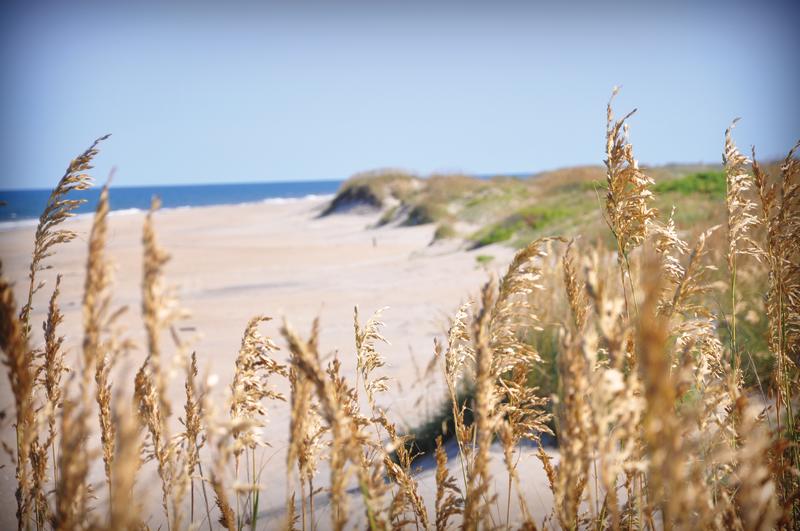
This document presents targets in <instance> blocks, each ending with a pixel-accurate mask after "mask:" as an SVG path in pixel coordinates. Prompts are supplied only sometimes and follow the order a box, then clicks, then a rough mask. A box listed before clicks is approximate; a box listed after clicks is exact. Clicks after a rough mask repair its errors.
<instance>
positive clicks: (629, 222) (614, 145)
mask: <svg viewBox="0 0 800 531" xmlns="http://www.w3.org/2000/svg"><path fill="white" fill-rule="evenodd" d="M618 92H619V89H618V88H617V87H614V90H613V91H612V93H611V99H610V100H609V102H608V106H607V107H606V159H605V165H606V185H607V188H608V189H607V192H606V208H605V219H606V223H608V226H609V228H610V229H611V233H612V234H613V236H614V240H615V241H616V244H617V260H618V262H619V267H620V272H621V275H622V276H621V279H622V289H623V293H626V287H625V279H626V278H627V279H628V284H629V285H630V287H631V290H632V289H633V279H632V278H631V268H630V264H629V261H628V259H629V254H630V252H631V251H632V250H633V249H634V248H636V247H638V246H639V245H641V244H642V243H643V242H644V240H645V237H646V236H647V233H648V228H649V225H650V223H651V222H652V221H653V220H654V219H655V217H656V211H655V209H653V208H652V207H651V206H650V203H651V202H652V200H653V193H652V192H651V191H650V189H649V187H650V186H652V185H653V184H654V182H653V179H651V178H650V177H648V176H647V175H646V174H645V173H644V172H642V170H641V169H639V163H638V162H637V161H636V159H635V158H634V157H633V146H632V145H631V144H630V143H629V142H628V125H627V123H626V121H627V120H628V118H630V117H631V116H633V114H634V113H635V112H636V109H634V110H633V111H631V112H629V113H628V114H627V115H625V116H624V117H623V118H622V119H621V120H614V111H613V109H612V107H611V104H612V103H613V101H614V97H615V96H616V95H617V93H618ZM631 296H634V297H635V294H633V293H631ZM634 302H635V298H634ZM625 305H626V311H627V305H628V299H627V294H626V295H625Z"/></svg>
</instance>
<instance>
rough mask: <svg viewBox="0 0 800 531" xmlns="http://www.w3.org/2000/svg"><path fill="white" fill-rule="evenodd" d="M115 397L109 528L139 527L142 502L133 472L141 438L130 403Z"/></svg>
mask: <svg viewBox="0 0 800 531" xmlns="http://www.w3.org/2000/svg"><path fill="white" fill-rule="evenodd" d="M117 398H118V399H117V400H115V401H114V402H115V404H116V407H115V408H114V415H113V419H112V420H113V422H114V425H115V429H114V432H115V434H116V437H115V439H114V442H115V446H114V457H113V459H110V460H109V462H110V463H111V498H110V502H109V503H110V507H109V509H110V517H109V527H108V528H109V529H121V530H129V529H130V530H133V529H140V528H141V527H142V526H143V525H144V524H143V523H142V521H141V519H140V517H139V514H141V506H142V504H141V502H140V501H139V500H138V498H137V497H136V496H135V495H134V492H133V489H134V486H135V484H136V475H137V473H138V472H139V467H140V465H141V462H140V461H141V449H142V440H141V432H140V429H139V423H138V422H137V420H136V414H135V411H134V410H133V407H132V404H131V405H122V404H124V403H125V401H123V400H120V399H119V397H117Z"/></svg>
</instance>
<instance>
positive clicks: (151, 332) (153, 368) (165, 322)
mask: <svg viewBox="0 0 800 531" xmlns="http://www.w3.org/2000/svg"><path fill="white" fill-rule="evenodd" d="M159 206H160V203H159V201H158V200H157V199H155V198H154V199H153V200H152V202H151V205H150V210H149V212H148V213H147V216H146V217H145V222H144V227H143V230H142V245H143V247H144V252H143V257H142V320H143V321H144V328H145V333H146V336H147V353H146V357H145V361H144V363H143V364H142V366H141V367H140V368H139V371H138V372H137V374H136V379H135V387H134V396H135V399H136V402H137V404H138V410H139V418H140V420H141V422H142V424H143V425H144V426H145V427H146V428H147V430H148V432H149V435H150V442H151V444H152V453H153V457H154V458H155V460H156V463H157V466H158V475H159V478H160V479H161V501H162V507H163V508H164V514H165V515H166V517H167V526H168V529H170V528H171V527H172V523H174V522H179V521H180V515H179V514H178V513H179V511H180V500H179V499H177V497H173V496H172V495H173V492H172V491H173V487H174V486H175V485H176V484H178V485H179V486H180V487H181V488H180V489H179V490H178V491H176V494H180V493H181V492H182V491H183V481H184V480H185V479H186V478H185V477H184V476H183V475H182V474H181V472H182V471H181V470H179V469H178V465H177V456H176V446H175V445H174V444H172V441H171V437H170V434H169V433H170V431H169V424H168V419H169V416H170V414H171V406H170V403H169V400H168V399H167V393H166V391H167V390H166V387H167V374H166V372H167V371H166V370H165V369H164V366H163V364H164V360H163V359H162V353H161V345H160V342H161V333H162V331H163V330H164V329H166V328H169V326H170V325H171V324H172V323H173V322H174V321H175V320H177V319H178V318H180V317H181V316H182V312H181V310H180V309H179V308H178V305H177V301H176V299H175V298H174V296H173V294H172V290H171V289H170V288H168V287H167V286H165V284H164V272H163V269H164V265H165V264H166V263H167V261H168V260H169V255H168V254H167V253H166V251H164V250H163V249H162V248H161V247H160V245H159V244H158V241H157V238H156V232H155V227H154V223H153V216H154V214H155V212H156V210H158V208H159ZM170 499H172V506H173V511H172V513H170V510H169V501H170Z"/></svg>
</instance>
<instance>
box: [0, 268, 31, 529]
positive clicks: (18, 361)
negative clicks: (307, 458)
mask: <svg viewBox="0 0 800 531" xmlns="http://www.w3.org/2000/svg"><path fill="white" fill-rule="evenodd" d="M0 349H2V351H3V364H4V365H5V366H6V367H7V370H8V380H9V382H10V384H11V393H12V394H13V395H14V409H15V412H16V417H15V428H16V435H17V440H16V459H15V465H16V469H15V478H16V481H17V489H16V492H15V496H16V500H17V523H18V527H19V529H24V528H27V527H28V519H29V518H30V510H31V504H30V477H29V470H28V460H29V452H30V445H31V442H32V441H33V440H34V437H35V430H36V425H35V417H34V406H33V384H34V373H33V366H32V363H31V360H30V357H29V350H28V341H27V334H26V332H25V325H24V324H23V321H22V320H21V319H20V318H17V307H16V302H15V301H14V293H13V291H12V287H11V284H9V282H8V280H6V278H5V276H3V274H2V269H0Z"/></svg>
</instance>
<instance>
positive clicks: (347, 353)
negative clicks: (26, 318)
mask: <svg viewBox="0 0 800 531" xmlns="http://www.w3.org/2000/svg"><path fill="white" fill-rule="evenodd" d="M324 202H325V201H324V200H321V199H304V200H297V201H290V202H286V203H283V204H274V203H271V204H251V205H239V206H219V207H204V208H193V209H175V210H164V211H162V212H160V213H158V214H157V215H156V226H157V231H158V237H159V240H160V242H161V244H162V246H163V247H165V248H166V249H167V250H168V251H169V252H170V254H171V256H172V259H171V261H170V262H169V264H168V265H167V268H166V272H167V280H168V282H169V283H171V284H174V285H176V286H177V288H178V291H177V292H178V295H179V298H180V301H181V304H182V306H183V307H184V308H186V309H187V310H188V311H189V312H190V313H191V317H189V318H188V319H186V320H185V321H183V322H181V323H180V324H179V326H180V328H181V329H183V330H184V332H183V333H182V334H183V336H184V337H185V338H188V337H190V336H192V335H195V332H193V331H192V330H196V333H197V334H198V335H199V337H198V338H197V339H196V341H195V343H194V349H195V350H196V351H197V355H198V359H199V364H200V367H201V372H204V371H208V372H209V373H213V374H216V375H218V376H219V379H220V382H222V383H223V384H227V382H230V380H231V376H232V372H233V360H234V359H235V356H236V352H237V349H238V346H239V342H240V339H241V334H242V331H243V329H244V327H245V325H246V323H247V321H248V319H249V318H250V317H252V316H254V315H258V314H265V315H269V316H272V317H274V318H275V320H274V321H272V322H270V323H267V324H265V325H264V326H263V327H262V331H263V333H264V334H265V335H268V336H270V337H273V338H274V339H275V340H276V342H277V343H278V344H279V345H281V346H282V347H283V341H282V339H281V338H280V336H279V334H278V326H279V324H280V321H281V318H282V317H284V316H285V317H286V318H287V319H288V320H289V321H290V322H291V323H292V324H293V325H294V327H295V328H296V329H298V330H300V331H301V332H302V333H303V334H306V333H307V330H308V328H309V326H310V324H311V322H312V320H313V319H314V317H316V316H318V315H319V316H320V318H321V324H322V328H321V337H320V346H321V351H322V352H323V353H328V352H332V351H334V350H338V352H339V357H340V358H341V360H342V362H343V368H344V373H345V374H346V375H347V376H348V377H350V378H353V381H354V366H355V360H354V354H353V352H354V348H355V347H354V341H353V322H352V312H353V307H354V306H355V305H356V304H358V305H359V308H360V311H361V315H362V320H365V319H366V318H367V317H368V316H369V315H370V314H371V313H372V312H373V311H374V310H376V309H378V308H381V307H384V306H388V307H389V308H388V309H387V310H386V311H385V312H384V321H385V323H386V326H385V328H384V335H385V336H386V337H387V339H389V341H390V342H391V345H382V346H381V347H380V349H379V350H380V352H381V353H382V354H383V355H384V356H385V358H386V361H387V367H386V368H385V373H386V374H387V375H388V376H390V377H392V378H394V380H393V384H392V387H391V389H390V391H389V392H388V393H387V394H386V395H385V397H384V398H383V399H382V400H381V405H382V406H384V407H386V408H387V409H388V411H389V415H390V418H392V419H393V420H395V421H397V423H398V426H400V427H401V428H402V427H406V426H408V425H414V424H417V423H418V422H420V421H422V420H424V417H425V416H426V414H427V412H428V411H432V410H434V409H435V408H436V407H438V405H439V403H440V400H441V397H442V392H441V388H440V385H437V384H435V383H434V384H426V383H419V382H418V375H419V373H420V372H421V371H423V370H424V368H425V366H426V364H427V363H428V361H429V360H430V357H431V354H432V346H433V338H434V337H436V336H437V335H439V336H441V335H442V334H443V332H444V330H445V329H446V326H447V319H448V316H451V315H452V314H453V313H454V312H455V309H456V308H457V307H458V305H459V304H460V303H461V302H462V301H464V300H466V299H467V298H469V297H470V296H471V295H473V294H475V293H477V290H478V289H479V288H480V286H481V284H482V283H483V282H485V280H486V278H487V272H486V270H485V269H483V268H482V267H479V266H478V265H477V262H476V259H475V258H476V255H478V254H492V255H495V256H496V259H495V260H494V261H493V262H492V268H493V269H496V270H498V272H499V271H500V270H501V269H502V268H503V267H504V266H505V265H506V264H507V263H508V260H509V259H510V257H511V255H512V253H511V251H510V250H508V249H505V248H497V247H492V248H487V249H482V250H481V251H480V252H478V251H465V250H463V249H459V246H458V245H457V244H455V243H449V244H437V245H433V246H429V243H430V241H431V237H432V234H433V230H434V228H433V226H422V227H383V228H380V229H369V228H368V225H370V224H371V223H373V222H374V221H375V217H373V216H357V215H335V216H330V217H326V218H318V217H317V214H318V212H319V210H320V208H321V207H322V206H323V204H324ZM142 222H143V214H142V213H137V212H133V213H131V212H124V213H112V216H111V219H110V231H109V241H108V252H109V255H110V256H111V258H112V259H113V261H114V262H115V264H116V265H117V271H116V282H115V286H114V300H115V301H116V303H118V304H120V305H127V306H128V307H129V311H128V314H127V316H126V317H125V319H124V324H125V325H126V327H127V331H128V334H129V336H130V337H131V338H132V339H134V340H135V341H136V342H137V344H139V345H143V343H144V341H143V330H142V325H141V321H140V319H139V305H140V300H141V299H140V295H139V286H140V275H141V243H140V239H141V227H142ZM90 223H91V219H90V218H89V217H86V216H81V217H79V218H77V219H75V220H71V221H70V222H69V224H68V226H69V228H70V229H73V230H75V231H77V232H78V233H79V237H78V238H77V239H76V240H75V241H73V242H72V243H70V244H68V245H65V246H61V247H59V248H58V249H57V253H56V255H55V256H54V257H53V258H52V259H51V260H50V262H49V263H50V264H52V265H53V266H54V270H55V271H58V272H61V273H63V275H64V278H63V281H62V296H61V300H60V302H61V307H62V309H63V312H64V314H65V321H64V325H63V328H62V333H64V334H65V335H66V336H67V340H66V345H67V346H68V348H70V353H71V354H70V355H71V357H70V359H71V360H73V361H72V363H71V366H72V367H78V364H77V361H75V360H76V359H77V351H78V347H79V344H80V340H81V337H80V334H81V332H80V331H81V326H80V323H81V310H80V304H81V294H82V288H83V281H84V266H85V260H86V240H87V237H88V232H89V228H90ZM33 232H34V227H33V226H20V227H15V228H9V227H8V226H6V227H4V228H3V229H2V230H0V255H2V260H3V269H4V271H5V273H6V275H8V276H9V277H10V278H12V279H13V280H14V281H15V282H16V283H17V284H16V286H15V292H16V296H17V300H18V303H19V301H21V300H24V298H25V295H26V290H27V279H26V275H27V267H28V263H29V260H30V252H31V249H32V246H33V244H32V242H33ZM373 240H374V243H375V245H373ZM43 278H45V279H47V286H46V287H45V288H44V289H43V290H42V291H41V292H40V293H39V294H38V296H37V298H36V300H35V308H34V313H33V323H34V329H35V331H36V333H37V336H36V341H37V342H38V341H39V335H38V334H39V330H40V323H41V321H42V319H43V317H44V310H45V309H46V305H47V299H48V298H49V296H50V292H51V289H52V286H53V274H52V272H47V273H46V274H44V275H43ZM164 347H165V350H166V351H167V352H170V351H171V350H172V345H171V343H170V340H169V337H167V336H165V338H164ZM277 354H278V358H279V359H281V360H284V359H286V353H285V351H281V352H278V353H277ZM142 357H143V352H142V348H139V349H138V350H137V351H136V352H135V353H134V354H133V355H132V356H131V358H130V359H128V360H123V361H122V362H121V363H120V368H119V370H118V373H117V374H116V380H115V381H116V382H118V386H119V385H124V386H127V388H128V390H130V389H131V388H132V379H133V373H134V371H135V367H136V366H138V364H140V363H141V360H142ZM2 381H3V384H2V386H0V406H2V407H3V408H4V409H6V410H7V411H8V412H9V413H11V412H12V411H13V402H12V400H11V397H10V389H9V385H8V381H7V379H5V378H3V380H2ZM415 382H417V383H415ZM182 387H183V386H182V381H180V380H177V381H175V382H173V386H172V388H173V389H172V393H173V398H174V400H175V404H176V407H175V410H176V412H179V410H180V406H179V404H181V403H182ZM223 387H224V386H223V385H221V386H220V389H218V391H219V392H220V395H221V396H222V395H223V393H224V392H225V389H224V388H223ZM281 387H282V388H283V389H284V390H285V389H286V386H285V385H282V386H281ZM220 404H221V405H223V406H222V407H224V401H223V399H222V398H220ZM270 415H271V417H270V424H269V426H268V428H267V429H266V430H265V438H266V439H267V440H269V441H270V442H271V444H272V446H273V447H272V449H267V450H265V452H264V455H265V456H273V457H272V459H271V460H270V461H269V463H268V465H267V466H266V468H265V473H264V475H263V478H262V483H263V484H264V486H265V491H264V494H263V495H262V507H263V509H264V522H268V521H269V519H270V518H272V517H274V518H280V512H281V510H282V506H283V500H284V485H285V480H284V468H285V467H284V457H283V455H284V452H283V450H284V448H285V444H286V433H287V431H288V427H287V426H288V422H287V407H286V406H285V405H283V404H281V405H278V406H276V407H271V408H270ZM2 435H3V440H4V441H6V442H7V443H9V444H10V445H12V446H13V441H14V436H13V428H12V427H11V426H10V423H9V422H8V421H6V423H5V425H4V426H3V432H2ZM498 455H500V454H498ZM3 459H4V460H3V463H5V464H6V465H7V466H5V467H4V468H2V469H0V507H2V508H3V510H0V527H3V528H8V527H9V526H13V525H14V524H13V522H14V514H13V513H14V507H15V502H14V498H13V489H14V468H13V466H11V465H9V464H8V460H7V458H5V457H4V458H3ZM497 464H498V465H499V462H498V463H497ZM451 465H453V466H452V468H453V470H454V471H457V463H456V462H453V463H451ZM500 470H501V468H500V467H498V475H497V478H498V479H497V481H498V490H497V492H498V493H499V500H500V501H501V502H502V503H500V502H498V503H499V505H500V506H502V507H503V510H502V513H503V515H504V514H505V509H504V507H505V495H506V494H505V491H506V487H505V481H506V476H505V474H504V473H500ZM520 471H521V474H522V482H523V484H524V485H525V489H526V492H525V495H526V498H527V499H528V500H529V503H530V504H531V509H532V510H533V512H534V513H535V514H536V515H537V521H541V518H542V517H543V516H544V514H546V513H547V507H548V506H549V504H550V499H549V494H548V492H547V489H546V487H544V483H543V477H542V473H541V467H540V465H539V464H538V462H537V461H536V460H535V459H532V458H531V459H528V458H524V459H523V465H522V466H521V468H520ZM99 474H102V473H101V472H100V473H99ZM149 474H150V475H149V476H148V473H147V471H145V472H144V474H143V475H144V476H145V478H144V479H140V481H139V488H141V489H144V488H146V490H147V491H148V492H151V493H153V494H154V495H155V496H156V497H157V493H158V489H156V488H154V485H156V484H157V483H156V481H157V479H156V478H155V477H153V476H152V472H150V473H149ZM94 476H97V477H96V478H95V477H94ZM93 479H97V480H101V479H102V477H101V476H100V475H98V474H93ZM420 481H421V482H422V489H423V491H424V492H425V493H426V499H428V500H429V502H430V503H432V499H433V493H434V492H435V486H434V481H433V474H432V472H431V471H426V472H422V473H421V475H420ZM326 483H327V475H326V473H324V472H323V473H322V477H320V481H319V485H324V484H326ZM323 497H324V495H321V496H320V499H322V498H323ZM356 503H357V500H356ZM321 505H323V504H321ZM512 506H516V503H512ZM155 512H156V514H154V515H153V517H152V519H151V520H150V521H149V522H150V523H151V524H153V523H157V522H159V521H161V515H160V514H158V509H155ZM317 518H318V519H321V523H324V524H327V516H326V513H325V511H324V509H323V510H321V511H320V512H319V513H318V515H317ZM323 528H324V527H323Z"/></svg>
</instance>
